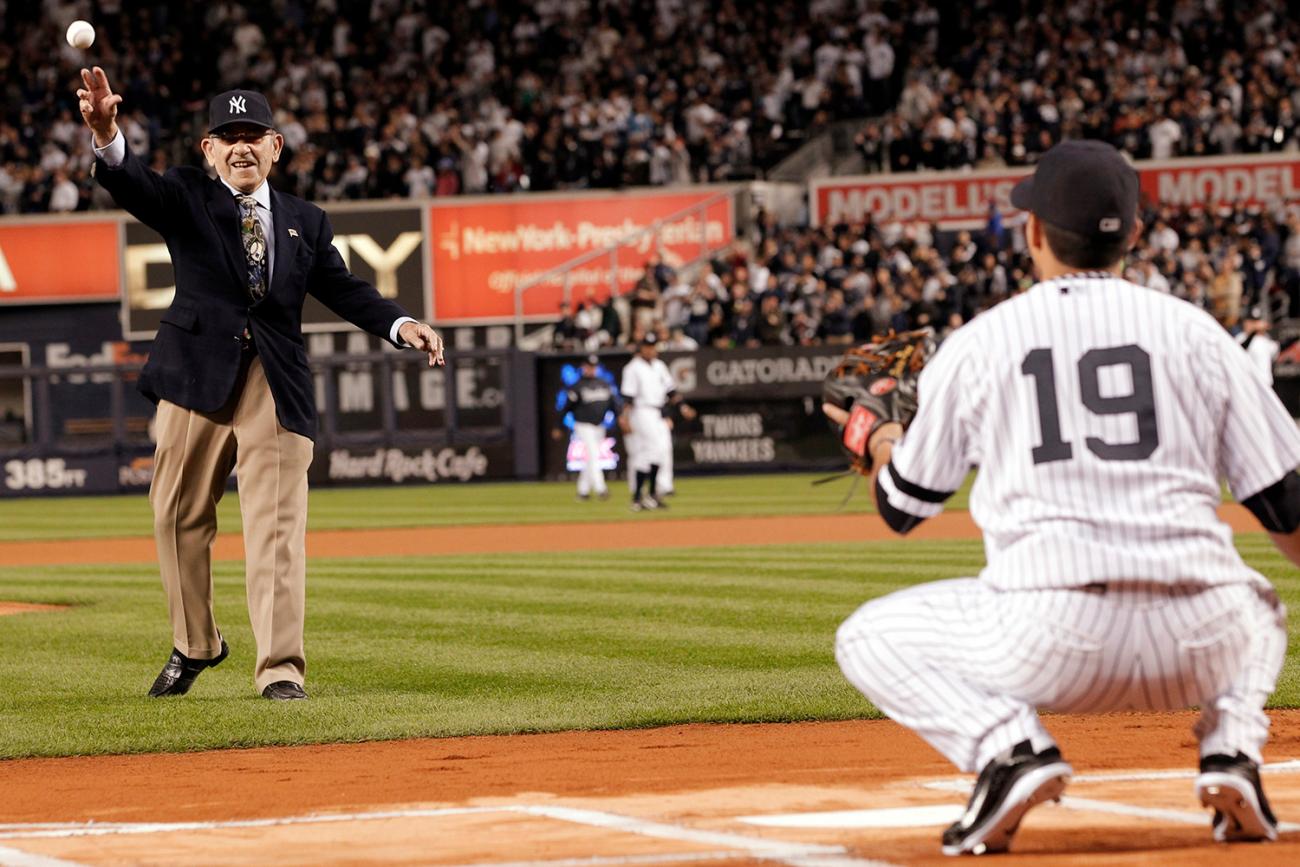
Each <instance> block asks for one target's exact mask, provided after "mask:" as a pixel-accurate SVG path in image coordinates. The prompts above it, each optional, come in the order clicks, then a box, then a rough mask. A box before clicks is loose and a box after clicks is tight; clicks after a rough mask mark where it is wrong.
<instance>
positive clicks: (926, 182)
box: [810, 154, 1300, 229]
mask: <svg viewBox="0 0 1300 867" xmlns="http://www.w3.org/2000/svg"><path fill="white" fill-rule="evenodd" d="M1134 167H1135V168H1136V169H1137V171H1138V179H1139V183H1140V185H1141V188H1142V194H1143V197H1144V198H1145V199H1147V200H1148V201H1150V202H1159V203H1164V204H1169V205H1175V206H1183V207H1186V206H1189V205H1219V204H1227V205H1245V206H1250V205H1256V206H1259V207H1261V208H1280V207H1284V206H1287V205H1289V204H1292V203H1294V202H1295V201H1296V200H1297V198H1300V155H1296V154H1288V155H1285V156H1284V155H1277V154H1263V155H1256V156H1228V157H1206V158H1203V159H1179V160H1164V161H1145V162H1138V163H1135V164H1134ZM1031 171H1032V168H1031V167H1022V168H1006V169H993V170H988V171H974V172H962V171H953V172H916V173H912V174H882V175H856V176H853V177H841V178H824V179H819V180H814V181H813V182H812V187H811V196H810V200H811V203H812V222H813V224H814V225H822V224H835V223H841V222H845V223H858V222H862V221H864V220H865V219H867V217H868V216H870V217H871V218H872V220H874V221H875V222H876V223H878V224H879V223H889V222H894V221H900V222H904V223H909V222H918V221H919V222H924V223H938V224H939V227H940V228H942V229H977V228H981V227H983V226H984V225H985V224H986V223H987V222H988V219H989V215H990V211H991V206H993V205H996V206H997V209H998V212H999V213H1000V214H1001V216H1002V217H1003V218H1004V219H1006V218H1008V217H1010V216H1013V215H1015V214H1018V213H1019V212H1018V211H1017V210H1016V209H1015V208H1013V207H1011V201H1010V195H1011V188H1012V187H1014V186H1015V185H1016V183H1017V182H1018V181H1019V180H1020V179H1021V178H1023V177H1024V176H1025V175H1028V174H1029V173H1030V172H1031Z"/></svg>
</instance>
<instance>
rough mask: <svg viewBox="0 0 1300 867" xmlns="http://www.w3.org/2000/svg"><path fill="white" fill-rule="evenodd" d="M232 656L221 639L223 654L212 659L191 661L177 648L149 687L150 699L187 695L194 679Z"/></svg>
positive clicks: (224, 641)
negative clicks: (206, 669) (201, 672)
mask: <svg viewBox="0 0 1300 867" xmlns="http://www.w3.org/2000/svg"><path fill="white" fill-rule="evenodd" d="M229 655H230V647H229V645H227V644H226V639H224V638H223V639H221V652H220V653H218V654H217V655H216V656H214V657H213V658H212V659H190V658H189V657H188V656H186V655H185V654H183V653H181V652H180V651H179V650H177V649H176V648H174V647H173V648H172V656H171V659H169V660H167V664H166V665H164V666H163V670H162V671H161V672H160V673H159V674H158V679H157V680H155V681H154V682H153V686H151V687H149V697H150V698H162V697H163V696H166V695H185V693H187V692H189V691H190V687H191V686H193V685H194V678H196V677H198V676H199V672H200V671H202V670H203V669H205V668H212V667H213V666H217V665H220V664H221V661H222V660H223V659H225V658H226V657H227V656H229Z"/></svg>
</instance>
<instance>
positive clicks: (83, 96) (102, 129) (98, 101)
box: [77, 66, 122, 148]
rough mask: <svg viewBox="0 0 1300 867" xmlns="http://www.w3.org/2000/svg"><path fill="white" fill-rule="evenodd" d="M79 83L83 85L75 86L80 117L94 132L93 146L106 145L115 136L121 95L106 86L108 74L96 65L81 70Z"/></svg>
mask: <svg viewBox="0 0 1300 867" xmlns="http://www.w3.org/2000/svg"><path fill="white" fill-rule="evenodd" d="M81 83H82V84H83V85H84V87H79V88H77V99H78V100H79V101H80V105H79V107H80V109H81V119H82V120H84V121H85V122H86V126H88V127H90V131H91V132H93V133H94V134H95V146H96V147H101V148H102V147H107V146H108V145H109V144H110V143H111V142H112V141H113V139H115V138H117V105H118V103H120V102H121V101H122V97H121V95H120V94H116V93H114V92H113V88H111V87H109V86H108V76H107V75H105V74H104V70H103V69H101V68H99V67H98V66H96V67H95V68H94V69H93V70H92V69H83V70H81Z"/></svg>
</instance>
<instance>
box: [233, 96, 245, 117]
mask: <svg viewBox="0 0 1300 867" xmlns="http://www.w3.org/2000/svg"><path fill="white" fill-rule="evenodd" d="M246 111H248V109H247V108H246V107H245V106H244V98H243V97H242V96H232V97H230V112H231V114H243V113H244V112H246Z"/></svg>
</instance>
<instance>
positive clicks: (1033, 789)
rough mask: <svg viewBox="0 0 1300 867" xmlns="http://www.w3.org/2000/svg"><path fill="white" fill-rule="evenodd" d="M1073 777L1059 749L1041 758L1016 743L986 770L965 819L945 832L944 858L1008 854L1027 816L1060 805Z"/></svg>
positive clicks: (1048, 752)
mask: <svg viewBox="0 0 1300 867" xmlns="http://www.w3.org/2000/svg"><path fill="white" fill-rule="evenodd" d="M1073 773H1074V768H1072V767H1070V766H1069V765H1068V764H1066V763H1065V762H1064V761H1062V759H1061V751H1060V750H1058V749H1057V748H1056V747H1051V748H1049V749H1046V750H1043V751H1042V752H1041V753H1035V752H1034V748H1033V747H1032V746H1031V745H1030V743H1029V741H1021V742H1020V743H1018V744H1016V745H1015V746H1014V747H1012V748H1011V749H1009V750H1007V751H1006V752H1004V753H1002V754H1001V755H999V756H998V757H997V758H995V759H993V761H991V762H989V763H988V764H987V765H985V766H984V770H982V771H980V775H979V777H978V778H976V780H975V789H974V791H972V792H971V796H970V803H968V804H967V805H966V812H965V814H963V815H962V817H961V818H960V819H958V820H957V821H956V822H954V823H953V824H952V825H950V826H949V827H948V830H946V831H944V832H943V854H945V855H964V854H967V853H969V854H971V855H989V854H992V853H994V852H1005V851H1007V849H1008V847H1010V845H1011V838H1012V837H1013V836H1014V835H1015V833H1016V829H1017V828H1019V827H1020V820H1021V819H1023V818H1024V816H1025V813H1028V812H1029V810H1030V808H1031V807H1034V806H1036V805H1038V804H1041V803H1042V802H1044V801H1059V800H1060V799H1061V792H1063V791H1065V784H1066V783H1067V782H1069V779H1070V775H1071V774H1073Z"/></svg>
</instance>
